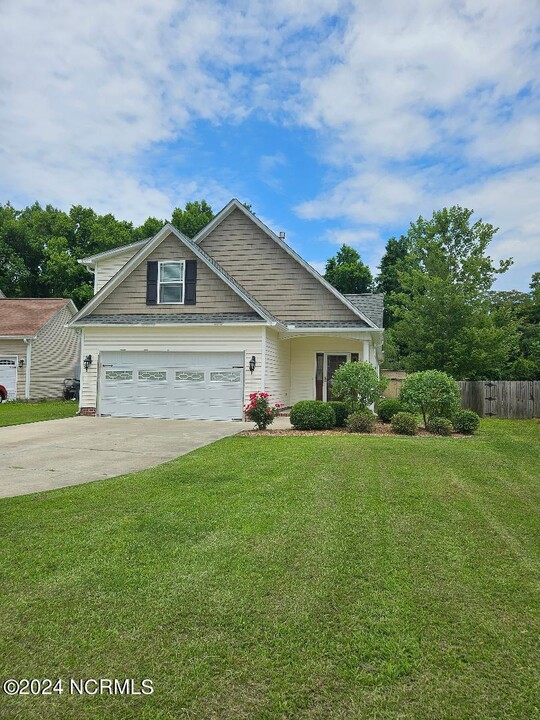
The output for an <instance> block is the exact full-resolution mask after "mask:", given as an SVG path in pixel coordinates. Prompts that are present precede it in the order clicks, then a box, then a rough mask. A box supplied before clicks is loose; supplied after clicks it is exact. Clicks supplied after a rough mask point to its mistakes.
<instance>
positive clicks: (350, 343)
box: [287, 335, 371, 405]
mask: <svg viewBox="0 0 540 720" xmlns="http://www.w3.org/2000/svg"><path fill="white" fill-rule="evenodd" d="M367 339H369V336H367V335H366V340H367ZM287 342H290V344H291V401H290V402H291V405H294V403H296V402H298V401H299V400H314V399H315V354H316V353H318V352H325V353H335V354H336V355H339V354H340V353H352V352H357V353H358V354H359V357H360V360H363V358H364V354H363V353H364V341H363V340H355V339H352V338H347V337H339V336H333V337H324V336H317V337H305V338H292V339H291V340H288V341H287ZM370 346H371V341H370Z"/></svg>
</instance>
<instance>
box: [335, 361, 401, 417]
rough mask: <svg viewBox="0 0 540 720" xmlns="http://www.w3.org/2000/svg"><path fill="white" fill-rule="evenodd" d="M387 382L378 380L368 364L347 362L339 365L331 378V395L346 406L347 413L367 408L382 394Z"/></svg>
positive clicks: (371, 366) (377, 376)
mask: <svg viewBox="0 0 540 720" xmlns="http://www.w3.org/2000/svg"><path fill="white" fill-rule="evenodd" d="M387 384H388V381H387V380H386V379H385V378H379V375H378V374H377V371H376V370H375V368H374V367H373V365H371V363H368V362H347V363H343V365H340V366H339V367H338V369H337V370H336V371H335V373H334V376H333V378H332V395H333V396H334V397H336V398H339V399H340V400H343V402H344V403H345V404H346V405H347V409H348V410H349V412H351V413H353V412H357V411H358V410H360V409H361V408H367V407H368V406H369V405H371V404H372V403H374V402H375V400H377V399H378V398H379V397H380V396H381V395H382V393H383V391H384V389H385V388H386V385H387Z"/></svg>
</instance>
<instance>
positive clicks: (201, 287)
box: [94, 234, 253, 315]
mask: <svg viewBox="0 0 540 720" xmlns="http://www.w3.org/2000/svg"><path fill="white" fill-rule="evenodd" d="M152 260H157V261H160V260H197V303H196V305H147V304H146V263H147V262H149V261H152ZM94 312H95V313H97V314H104V315H114V314H116V313H147V314H154V313H160V314H164V315H166V314H178V313H212V312H253V310H252V308H251V307H250V306H249V305H248V304H247V303H246V302H244V300H242V298H241V297H239V296H238V295H237V294H236V293H235V292H234V291H233V290H231V288H230V287H229V286H228V285H226V284H225V283H224V282H223V280H221V278H219V277H218V276H217V275H216V273H215V272H214V271H213V270H211V269H210V268H209V267H208V266H207V265H206V264H205V263H204V262H203V261H202V260H199V259H198V258H196V256H195V255H194V254H193V253H192V252H191V250H189V249H188V248H186V247H185V246H184V245H183V244H182V243H181V242H180V241H179V240H178V238H176V237H175V236H174V235H173V234H170V235H168V236H167V237H166V238H165V239H164V240H163V242H162V243H161V244H160V245H159V247H157V248H156V249H155V250H154V251H153V252H152V253H151V254H150V255H149V256H148V258H147V259H146V260H144V261H143V262H142V263H141V264H140V265H139V266H138V267H136V268H135V270H133V272H131V273H130V274H129V275H128V277H127V278H125V279H124V280H123V281H122V282H121V283H120V285H119V286H118V287H117V288H115V289H114V290H113V291H112V293H111V294H110V295H109V296H108V297H106V298H105V299H104V300H103V302H102V303H100V304H99V305H98V306H97V307H96V308H95V309H94Z"/></svg>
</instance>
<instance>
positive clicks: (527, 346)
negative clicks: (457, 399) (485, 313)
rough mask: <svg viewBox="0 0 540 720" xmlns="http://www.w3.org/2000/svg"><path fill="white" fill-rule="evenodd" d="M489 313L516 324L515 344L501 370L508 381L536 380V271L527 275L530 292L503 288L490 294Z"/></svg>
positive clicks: (539, 281) (539, 342)
mask: <svg viewBox="0 0 540 720" xmlns="http://www.w3.org/2000/svg"><path fill="white" fill-rule="evenodd" d="M490 297H491V304H492V307H493V312H494V313H496V314H498V315H504V316H506V317H510V318H511V319H512V321H513V322H514V323H515V324H516V325H517V328H518V334H519V344H518V346H517V347H516V348H515V351H514V352H513V353H512V355H511V357H510V359H509V363H508V366H507V368H506V372H505V375H504V377H505V379H508V380H540V273H534V274H533V276H532V278H531V283H530V292H529V293H524V292H519V291H517V290H506V291H500V292H494V293H491V294H490Z"/></svg>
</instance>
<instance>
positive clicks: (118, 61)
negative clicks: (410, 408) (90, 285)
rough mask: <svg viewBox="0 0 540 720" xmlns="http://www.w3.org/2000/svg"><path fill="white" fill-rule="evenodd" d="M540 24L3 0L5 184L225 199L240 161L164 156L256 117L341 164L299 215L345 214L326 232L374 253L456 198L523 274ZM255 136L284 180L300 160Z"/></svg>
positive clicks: (534, 178)
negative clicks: (205, 164)
mask: <svg viewBox="0 0 540 720" xmlns="http://www.w3.org/2000/svg"><path fill="white" fill-rule="evenodd" d="M330 17H331V22H327V20H328V18H330ZM539 21H540V8H539V6H538V2H537V0H514V2H512V3H509V2H508V1H507V0H418V1H417V2H414V3H410V2H402V0H381V1H380V2H377V3H373V2H369V1H368V0H359V1H358V2H352V0H313V2H310V3H306V2H304V1H303V0H252V2H247V0H229V2H227V3H223V2H221V1H220V0H200V2H197V3H192V2H189V1H188V0H160V1H159V2H153V0H132V1H131V2H130V3H126V2H125V0H93V2H92V3H86V2H84V1H83V0H56V1H55V2H53V3H51V2H45V0H4V2H3V3H2V23H1V27H0V47H1V48H2V49H1V54H2V63H1V64H0V128H1V131H2V139H1V140H0V168H1V170H0V192H1V194H2V197H1V199H2V200H7V199H11V200H13V201H14V202H18V201H19V200H20V202H21V203H26V202H28V201H31V200H33V199H35V198H37V199H39V200H41V201H42V202H52V203H54V204H57V205H60V206H62V207H66V206H69V205H70V204H71V203H83V204H88V205H92V206H93V207H95V208H96V209H97V210H99V211H112V212H114V213H116V214H117V215H118V216H119V217H125V218H129V219H132V220H142V219H144V218H145V217H147V216H148V215H150V214H152V215H156V216H158V217H166V216H167V215H169V214H170V210H171V209H172V207H173V206H174V205H175V204H178V203H180V204H182V203H183V202H184V201H185V200H187V199H189V198H190V197H194V196H197V195H199V196H204V197H206V198H207V199H209V200H210V202H211V203H212V204H213V205H214V206H215V207H219V206H220V205H222V204H224V203H225V202H226V201H227V200H228V199H229V197H230V196H231V195H232V194H237V192H238V187H239V183H241V182H242V181H241V180H239V179H238V178H236V177H234V173H233V172H231V173H230V174H229V175H228V177H229V181H224V180H222V181H221V182H217V181H216V180H214V179H212V178H210V179H208V178H205V177H202V176H201V175H199V174H198V173H197V170H195V171H194V173H193V176H191V177H189V178H183V177H180V178H178V177H175V178H173V179H172V180H171V178H170V177H167V178H166V179H164V178H163V177H162V178H160V177H159V172H152V171H151V170H149V168H151V162H150V161H149V160H148V155H149V154H151V153H152V152H153V151H154V150H155V148H156V146H159V144H160V143H164V144H166V143H168V142H169V141H175V142H176V141H178V140H179V139H182V138H185V137H188V133H189V132H190V131H191V128H192V127H193V123H194V121H197V120H206V121H209V122H211V123H215V124H225V123H235V124H238V123H241V122H243V121H244V120H245V119H246V118H249V117H250V116H251V115H257V116H258V117H259V118H262V119H264V120H267V121H272V122H274V123H275V124H276V126H277V127H280V126H281V127H282V126H301V127H303V128H309V129H311V130H313V131H315V133H316V138H317V141H316V144H315V145H314V146H313V148H312V151H313V153H315V154H316V155H317V157H318V159H319V161H321V162H324V163H326V164H327V166H328V174H327V176H326V178H325V180H324V183H322V191H321V190H319V191H317V192H314V193H313V194H312V196H311V197H306V199H305V201H304V202H302V203H300V204H299V205H298V208H297V212H298V214H299V215H300V216H301V217H302V218H305V219H306V220H309V219H312V220H315V219H325V220H333V221H335V225H336V228H335V230H334V231H332V234H331V236H329V237H327V238H326V239H327V240H330V242H333V243H337V244H341V242H347V244H353V245H356V246H358V247H359V248H360V249H361V250H362V252H363V253H364V251H366V252H369V253H371V257H372V258H373V257H376V256H377V253H379V254H380V246H381V240H380V239H379V238H381V237H386V234H387V232H386V229H387V228H388V227H389V226H403V227H406V225H407V224H408V222H409V221H410V220H413V219H415V218H416V217H417V216H418V214H420V213H422V214H424V215H425V214H431V211H432V210H433V209H435V208H437V207H441V206H444V205H449V204H451V203H452V202H457V201H459V202H460V203H461V204H463V205H466V206H469V207H470V206H473V207H475V209H476V210H477V212H478V214H480V215H482V216H483V217H484V219H486V220H489V221H491V222H494V223H496V224H499V225H500V226H501V232H500V234H499V239H498V240H497V243H496V245H495V247H496V249H497V252H500V253H501V254H504V253H507V252H511V254H514V255H515V256H516V268H517V270H513V271H512V272H513V273H514V275H513V277H518V275H517V274H516V273H517V272H525V270H523V268H525V267H527V268H528V267H529V265H527V263H528V262H529V261H532V258H533V257H536V255H535V254H534V252H533V250H531V248H537V247H538V241H537V240H536V235H535V233H536V228H537V227H538V221H539V218H538V213H537V210H536V204H537V201H536V197H537V195H538V182H539V180H540V178H539V174H538V163H539V162H540V160H539V158H538V154H539V148H540V141H539V140H540V124H539V117H540V100H539V83H540V74H539V73H538V37H537V29H538V25H539ZM248 151H249V149H247V150H246V152H248ZM258 152H259V155H258V156H257V157H256V158H254V159H253V164H254V167H255V168H257V167H258V169H259V178H260V179H262V180H263V182H265V183H266V184H267V185H268V186H269V187H270V188H271V189H273V190H277V191H278V192H279V191H280V188H281V185H280V180H281V179H280V177H279V170H280V168H283V167H284V164H283V163H284V161H285V158H284V157H283V156H282V155H281V154H280V152H279V151H278V150H276V149H274V147H269V148H268V152H266V153H264V154H263V156H262V157H261V156H260V150H259V151H258ZM286 161H287V162H288V163H289V165H291V167H290V168H288V170H289V169H290V173H292V172H294V170H295V168H294V167H293V166H292V162H291V159H290V158H286ZM535 163H536V164H535ZM290 173H289V174H290ZM224 175H225V176H227V173H224ZM310 180H311V178H310ZM302 184H303V177H302V175H301V174H299V177H298V187H300V188H301V187H302ZM240 187H241V188H242V187H244V186H242V185H240ZM310 187H313V183H312V182H310ZM235 190H236V192H235ZM250 191H251V188H249V187H248V185H247V182H246V195H248V194H249V192H250ZM297 196H298V195H297V194H296V197H297ZM244 199H246V200H247V199H249V198H248V197H246V198H244ZM264 211H266V212H269V213H271V214H273V213H274V210H273V209H272V210H270V209H269V208H264V209H263V210H262V212H264ZM280 222H282V221H280ZM519 268H522V270H519Z"/></svg>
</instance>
